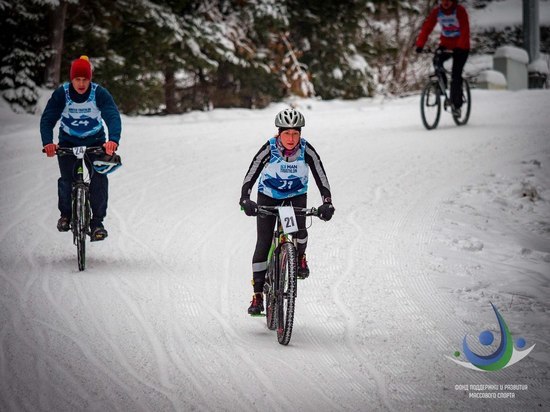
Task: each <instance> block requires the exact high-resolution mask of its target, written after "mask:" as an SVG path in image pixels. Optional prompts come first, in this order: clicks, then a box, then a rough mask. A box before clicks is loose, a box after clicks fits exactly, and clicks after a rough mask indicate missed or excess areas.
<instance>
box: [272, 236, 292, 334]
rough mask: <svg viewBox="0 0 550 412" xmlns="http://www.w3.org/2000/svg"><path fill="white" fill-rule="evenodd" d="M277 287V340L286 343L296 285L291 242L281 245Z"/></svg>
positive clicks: (289, 332) (290, 330)
mask: <svg viewBox="0 0 550 412" xmlns="http://www.w3.org/2000/svg"><path fill="white" fill-rule="evenodd" d="M279 257H280V260H279V262H280V263H279V279H278V288H277V340H278V341H279V343H280V344H281V345H288V343H289V342H290V337H291V335H292V326H293V323H294V308H295V302H296V287H297V278H296V271H297V265H296V263H297V261H296V249H295V247H294V245H293V244H292V243H284V244H282V245H281V250H280V254H279Z"/></svg>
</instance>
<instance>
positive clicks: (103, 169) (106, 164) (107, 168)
mask: <svg viewBox="0 0 550 412" xmlns="http://www.w3.org/2000/svg"><path fill="white" fill-rule="evenodd" d="M93 165H94V170H95V171H96V172H97V173H101V174H103V175H106V174H109V173H113V172H114V171H115V170H116V169H118V168H119V167H120V166H122V162H121V161H120V156H119V155H117V154H114V155H112V156H109V155H105V156H103V157H101V158H99V159H96V160H94V162H93Z"/></svg>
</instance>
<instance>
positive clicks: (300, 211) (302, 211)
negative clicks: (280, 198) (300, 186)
mask: <svg viewBox="0 0 550 412" xmlns="http://www.w3.org/2000/svg"><path fill="white" fill-rule="evenodd" d="M279 207H281V206H258V214H263V215H271V216H278V213H277V211H278V210H279ZM290 207H292V208H293V209H294V213H295V214H297V215H302V216H316V217H319V211H318V210H317V209H316V208H314V207H312V208H310V209H308V208H305V207H295V206H290Z"/></svg>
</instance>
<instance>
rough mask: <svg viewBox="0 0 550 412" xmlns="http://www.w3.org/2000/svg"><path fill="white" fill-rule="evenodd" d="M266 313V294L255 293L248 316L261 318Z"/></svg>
mask: <svg viewBox="0 0 550 412" xmlns="http://www.w3.org/2000/svg"><path fill="white" fill-rule="evenodd" d="M263 311H264V294H263V293H261V292H258V293H254V295H253V296H252V302H250V307H249V308H248V314H249V315H252V316H259V315H261V314H262V312H263Z"/></svg>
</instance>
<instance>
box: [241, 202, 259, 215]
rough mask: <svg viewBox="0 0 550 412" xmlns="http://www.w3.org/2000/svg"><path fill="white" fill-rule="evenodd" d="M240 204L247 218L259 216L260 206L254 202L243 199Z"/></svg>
mask: <svg viewBox="0 0 550 412" xmlns="http://www.w3.org/2000/svg"><path fill="white" fill-rule="evenodd" d="M239 204H240V205H241V209H242V210H244V213H246V215H247V216H256V215H257V214H258V205H257V204H256V202H254V201H253V200H250V199H248V198H246V197H243V198H242V199H241V200H240V201H239Z"/></svg>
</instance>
